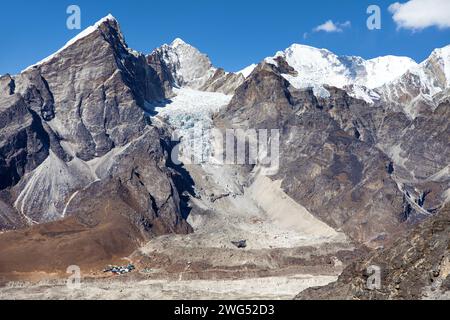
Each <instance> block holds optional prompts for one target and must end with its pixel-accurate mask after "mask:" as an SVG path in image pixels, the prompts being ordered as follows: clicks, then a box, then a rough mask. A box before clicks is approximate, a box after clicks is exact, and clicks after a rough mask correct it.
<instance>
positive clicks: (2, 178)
mask: <svg viewBox="0 0 450 320" xmlns="http://www.w3.org/2000/svg"><path fill="white" fill-rule="evenodd" d="M49 143H50V141H49V137H48V135H47V134H46V132H45V130H44V128H43V126H42V122H41V120H40V118H39V116H38V115H37V114H36V113H34V111H33V110H29V109H28V108H27V104H26V103H25V101H24V99H23V98H22V97H20V96H16V95H11V96H4V97H0V190H3V189H5V188H7V187H10V186H13V185H15V184H17V182H18V181H19V180H20V179H21V178H22V177H23V175H24V174H25V173H26V172H29V171H31V170H34V169H35V168H36V167H37V166H39V165H40V164H41V163H42V162H43V161H44V160H45V159H46V158H47V156H48V148H49Z"/></svg>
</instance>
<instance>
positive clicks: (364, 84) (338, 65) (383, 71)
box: [265, 44, 417, 102]
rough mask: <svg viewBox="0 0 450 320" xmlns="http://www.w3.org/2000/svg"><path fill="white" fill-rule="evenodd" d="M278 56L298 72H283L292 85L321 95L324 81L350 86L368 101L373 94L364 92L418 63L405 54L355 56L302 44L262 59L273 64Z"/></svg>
mask: <svg viewBox="0 0 450 320" xmlns="http://www.w3.org/2000/svg"><path fill="white" fill-rule="evenodd" d="M278 57H282V58H284V59H285V60H286V62H287V63H288V64H289V65H290V66H291V67H293V68H294V69H295V71H297V73H298V75H297V76H292V75H284V76H285V78H286V79H287V80H288V81H290V82H291V84H292V85H293V86H294V87H297V88H306V87H312V88H314V89H315V91H316V92H317V93H318V94H321V95H323V94H326V90H324V88H323V85H330V86H334V87H338V88H347V89H348V88H353V89H351V90H350V92H349V93H350V94H351V95H353V96H355V97H357V98H360V99H364V100H366V101H367V102H373V98H374V97H375V96H376V95H374V94H367V92H368V91H370V90H372V89H375V88H378V87H380V86H382V85H384V84H385V83H388V82H391V81H393V80H394V79H396V78H398V77H400V76H401V75H403V74H404V73H405V72H406V71H407V70H409V69H411V68H413V67H415V66H417V63H416V62H415V61H414V60H412V59H410V58H406V57H396V56H385V57H379V58H375V59H371V60H365V59H363V58H361V57H358V56H338V55H336V54H334V53H333V52H331V51H329V50H327V49H318V48H314V47H310V46H307V45H301V44H293V45H291V46H290V47H289V48H287V49H286V50H285V51H280V52H277V53H276V55H275V56H274V57H270V58H266V60H265V61H266V62H268V63H273V64H276V58H278ZM356 87H359V88H356ZM368 89H369V90H368Z"/></svg>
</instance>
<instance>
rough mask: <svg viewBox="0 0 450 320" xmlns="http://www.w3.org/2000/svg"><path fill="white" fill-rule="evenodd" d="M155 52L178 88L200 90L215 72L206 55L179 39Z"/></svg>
mask: <svg viewBox="0 0 450 320" xmlns="http://www.w3.org/2000/svg"><path fill="white" fill-rule="evenodd" d="M155 52H156V53H158V54H159V55H161V56H162V58H163V60H164V62H165V64H166V66H167V67H168V69H169V70H170V72H171V74H172V75H173V77H174V80H175V81H176V84H177V85H178V86H180V87H183V86H186V87H190V88H193V89H198V88H201V87H202V86H204V85H205V83H206V82H207V81H208V79H210V78H211V77H212V76H213V75H214V73H215V71H216V68H214V67H213V65H212V63H211V60H210V59H209V57H208V56H207V55H206V54H203V53H201V52H200V51H199V50H198V49H196V48H195V47H193V46H191V45H190V44H188V43H186V42H185V41H183V40H182V39H180V38H176V39H175V40H174V41H173V42H172V43H171V44H170V45H167V44H166V45H163V46H162V47H160V48H158V49H156V50H155Z"/></svg>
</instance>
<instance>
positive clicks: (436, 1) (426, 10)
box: [389, 0, 450, 30]
mask: <svg viewBox="0 0 450 320" xmlns="http://www.w3.org/2000/svg"><path fill="white" fill-rule="evenodd" d="M389 11H390V12H391V13H392V14H393V19H394V21H395V23H396V24H397V27H398V28H399V29H401V28H403V29H412V30H422V29H425V28H428V27H433V26H435V27H438V28H440V29H444V28H450V0H409V1H407V2H405V3H399V2H395V3H393V4H391V5H390V6H389Z"/></svg>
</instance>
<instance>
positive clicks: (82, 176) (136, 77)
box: [0, 16, 191, 241]
mask: <svg viewBox="0 0 450 320" xmlns="http://www.w3.org/2000/svg"><path fill="white" fill-rule="evenodd" d="M166 94H167V93H166V88H165V87H164V86H163V84H162V82H161V81H160V79H159V77H158V74H157V71H156V70H154V69H153V68H152V67H151V66H150V65H149V64H148V63H147V60H146V58H145V56H144V55H142V54H138V53H136V52H134V51H132V50H131V49H129V48H128V47H127V45H126V43H125V40H124V38H123V36H122V34H121V32H120V29H119V25H118V23H117V21H116V20H115V19H114V18H113V17H111V16H108V17H106V18H104V19H102V20H101V21H99V22H98V23H97V24H96V25H95V26H93V27H90V28H88V29H87V30H86V31H84V32H83V33H81V35H80V36H78V37H77V38H75V39H73V40H72V41H71V42H69V43H68V44H67V45H66V46H65V47H64V48H62V49H61V50H60V51H58V52H57V53H55V54H54V55H52V56H50V57H49V58H47V59H45V60H43V61H41V62H40V63H38V64H36V65H34V66H32V67H30V68H28V69H26V70H24V71H23V72H22V73H21V74H19V75H17V76H13V77H11V76H9V75H7V76H3V77H1V78H0V124H1V126H0V128H1V129H0V136H1V140H0V141H1V143H0V177H1V180H0V181H1V182H0V229H17V228H21V227H24V226H31V225H35V224H45V223H48V222H53V221H61V220H65V219H77V221H84V220H85V219H87V217H89V216H90V215H91V214H93V213H92V208H93V207H96V208H97V209H98V210H99V211H102V212H110V211H111V210H112V207H111V206H112V204H115V205H116V206H118V207H120V208H128V210H121V211H120V212H119V213H114V215H117V214H118V215H120V216H122V218H121V219H120V221H121V222H122V223H125V222H126V223H129V224H130V225H132V226H133V230H135V231H134V232H133V235H130V237H131V239H141V241H144V240H145V239H148V238H150V237H152V236H154V235H158V234H164V233H168V232H181V233H186V232H190V231H191V229H190V227H189V225H188V224H187V223H186V222H185V220H184V219H183V218H182V214H181V209H180V198H179V195H178V191H177V187H176V186H175V184H174V182H173V180H172V177H173V175H174V174H175V173H174V172H173V171H171V170H170V169H169V168H167V167H166V162H167V157H168V153H169V152H170V150H169V147H168V146H170V141H169V140H168V138H167V137H168V136H169V135H168V134H167V133H166V132H165V130H164V129H163V128H158V127H155V126H153V125H152V123H151V121H150V118H149V116H147V114H146V106H147V103H150V102H151V101H158V100H163V99H164V98H165V97H166ZM100 186H101V187H100ZM99 188H100V189H99ZM101 189H105V190H109V192H108V193H106V192H102V191H101ZM118 194H121V195H122V196H120V197H118ZM123 195H126V197H125V196H123ZM100 199H101V201H99V200H100ZM108 203H109V207H108V208H106V206H107V205H108ZM94 220H95V219H94ZM97 220H98V219H97ZM106 221H107V220H104V219H103V218H102V219H100V220H99V221H98V223H100V224H103V223H106ZM124 221H125V222H124ZM94 225H95V226H96V227H98V226H97V225H96V224H94ZM94 225H93V226H94ZM105 227H106V226H105ZM43 228H45V227H43ZM132 241H134V240H132Z"/></svg>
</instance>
